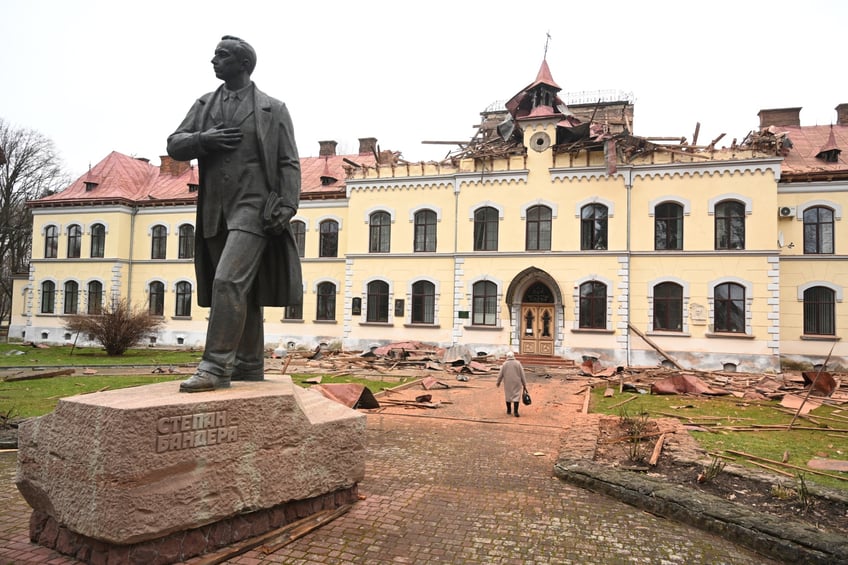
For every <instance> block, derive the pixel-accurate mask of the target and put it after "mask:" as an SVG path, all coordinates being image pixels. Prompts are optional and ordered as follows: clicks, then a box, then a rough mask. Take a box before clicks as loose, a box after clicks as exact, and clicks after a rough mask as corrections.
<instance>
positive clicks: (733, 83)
mask: <svg viewBox="0 0 848 565" xmlns="http://www.w3.org/2000/svg"><path fill="white" fill-rule="evenodd" d="M846 21H848V2H844V1H842V0H807V1H805V2H793V1H786V0H772V1H765V0H748V1H739V0H735V1H729V0H714V1H713V2H708V3H695V2H685V1H679V0H678V1H651V0H643V1H642V2H634V1H629V2H625V1H618V0H606V1H603V2H589V1H585V0H584V1H581V2H573V1H571V2H570V1H560V2H526V1H521V0H513V1H510V2H504V1H501V0H488V1H480V2H477V1H467V2H462V1H457V0H453V1H445V0H428V1H424V2H416V1H407V2H401V1H397V0H395V1H378V0H359V1H356V2H350V1H337V0H323V1H315V2H279V1H277V2H270V1H269V2H256V1H252V0H240V1H238V2H222V1H219V0H205V1H203V2H197V1H194V0H191V1H189V0H170V1H162V0H148V1H144V2H125V1H119V0H111V1H96V0H0V37H2V38H3V40H4V49H2V51H0V69H2V76H3V85H2V88H0V117H2V118H3V119H5V120H6V121H8V122H11V123H12V124H13V125H15V126H17V127H27V128H33V129H36V130H38V131H40V132H41V133H43V134H44V135H46V136H48V137H50V138H51V139H53V141H54V142H55V143H56V146H57V148H58V149H59V152H60V154H61V155H62V157H63V159H64V161H65V164H66V166H67V168H68V170H69V172H70V173H71V174H72V175H74V176H78V175H80V174H82V173H84V172H85V170H86V169H87V168H88V166H89V164H91V165H94V164H96V163H97V162H98V161H100V160H101V159H103V158H104V157H105V156H106V155H107V154H108V153H109V152H110V151H113V150H115V151H119V152H121V153H125V154H128V155H135V156H139V157H147V158H149V159H151V161H152V162H153V163H158V162H159V159H158V157H159V156H160V155H162V154H164V152H165V140H166V138H167V136H168V135H169V134H170V133H171V132H172V131H173V130H174V129H175V128H176V127H177V125H178V124H179V123H180V120H181V119H182V118H183V116H184V115H185V113H186V111H187V110H188V108H189V107H190V105H191V104H192V102H193V101H194V100H195V99H196V98H197V97H198V96H200V95H201V94H203V93H204V92H208V91H210V90H213V89H214V88H215V87H216V86H217V85H218V83H219V81H217V80H216V79H215V75H214V73H213V72H212V66H211V64H210V63H209V61H210V59H211V57H212V52H213V50H214V48H215V45H216V43H217V42H218V40H219V38H220V37H221V36H222V35H225V34H231V35H237V36H240V37H242V38H244V39H245V40H247V41H248V42H250V43H251V44H252V45H253V46H254V47H255V48H256V51H257V53H258V64H257V67H256V71H255V72H254V74H253V79H254V81H255V82H256V83H257V85H258V86H259V87H260V88H261V89H263V90H264V91H265V92H267V93H268V94H270V95H271V96H274V97H276V98H279V99H281V100H283V101H285V102H286V103H287V105H288V106H289V110H290V111H291V114H292V117H293V121H294V125H295V132H296V135H297V143H298V147H299V149H300V153H301V156H310V155H317V154H318V141H319V140H324V139H334V140H336V141H338V142H339V148H338V150H339V152H340V153H342V152H348V153H355V152H356V151H357V150H358V141H357V140H358V138H360V137H376V138H377V139H378V141H379V144H380V146H381V148H382V149H392V150H395V151H401V152H402V155H403V157H404V158H405V159H408V160H412V161H418V160H430V159H441V158H442V157H444V156H445V155H446V154H447V152H448V151H449V150H450V149H451V147H448V146H433V145H422V144H421V141H422V140H457V139H459V140H464V139H469V138H470V137H471V136H472V135H473V133H474V131H475V130H474V127H473V126H474V125H475V124H477V123H478V122H479V113H480V112H481V111H482V110H483V109H485V108H486V106H488V105H489V104H491V103H492V102H494V101H496V100H504V99H508V98H510V97H511V96H512V95H513V94H515V93H516V92H518V91H519V90H520V89H521V88H523V87H524V86H526V85H527V84H529V83H530V82H532V81H533V79H534V78H535V76H536V72H537V71H538V69H539V65H540V63H541V61H542V58H543V55H544V49H545V34H546V33H550V35H551V40H550V45H549V48H548V52H547V60H548V65H549V66H550V69H551V73H552V75H553V78H554V80H556V81H557V83H558V84H559V85H560V86H561V87H562V89H563V93H569V92H578V91H596V90H606V89H613V90H621V91H625V92H632V93H633V95H634V96H635V98H636V108H635V119H634V130H635V133H637V134H639V135H645V136H686V137H687V138H689V139H691V137H692V133H693V132H694V129H695V123H696V122H700V123H701V130H700V136H699V142H701V143H704V144H706V143H708V142H709V141H710V140H711V139H712V138H714V137H716V136H718V134H720V133H722V132H725V133H726V134H727V136H726V137H725V138H724V139H723V140H722V142H721V143H720V144H724V143H726V144H729V143H730V141H731V140H732V139H733V138H734V137H736V138H739V139H740V140H741V139H742V138H743V137H744V136H745V135H746V134H747V132H748V131H750V130H751V129H753V128H755V127H756V126H757V124H758V119H757V112H758V111H759V110H761V109H763V108H782V107H798V106H800V107H803V110H802V112H801V120H802V123H803V124H804V125H812V124H829V123H832V122H833V121H834V120H835V118H836V112H835V111H834V107H835V106H836V105H837V104H839V103H842V102H848V73H846V71H845V68H844V60H845V56H846V51H848V48H846V45H848V44H846V39H845V22H846Z"/></svg>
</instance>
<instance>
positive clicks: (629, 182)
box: [624, 168, 633, 367]
mask: <svg viewBox="0 0 848 565" xmlns="http://www.w3.org/2000/svg"><path fill="white" fill-rule="evenodd" d="M625 182H626V184H625V185H624V188H625V189H626V190H627V250H626V251H627V309H626V311H625V316H626V317H627V320H626V324H625V328H626V333H625V336H626V339H625V346H626V348H627V366H628V367H629V366H630V365H631V362H630V356H631V350H630V349H631V348H630V301H631V298H632V296H633V288H632V287H631V285H632V282H633V281H632V276H631V268H632V267H631V262H632V260H633V258H632V256H631V252H630V230H631V227H632V216H633V214H632V210H631V204H632V200H631V197H632V192H633V169H632V168H628V169H627V178H626V181H625Z"/></svg>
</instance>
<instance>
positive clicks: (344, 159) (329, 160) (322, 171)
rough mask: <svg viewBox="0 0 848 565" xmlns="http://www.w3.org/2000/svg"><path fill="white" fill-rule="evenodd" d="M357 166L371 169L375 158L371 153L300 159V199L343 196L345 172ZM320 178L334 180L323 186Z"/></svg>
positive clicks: (375, 160)
mask: <svg viewBox="0 0 848 565" xmlns="http://www.w3.org/2000/svg"><path fill="white" fill-rule="evenodd" d="M351 163H356V164H357V165H362V166H368V167H373V166H374V165H375V164H376V163H377V158H376V157H375V156H374V154H373V153H369V154H355V155H328V156H320V157H301V158H300V183H301V187H300V192H301V198H307V199H308V198H322V197H328V196H330V195H335V194H339V195H340V196H344V195H345V187H346V183H345V179H347V170H348V169H351V168H354V169H355V168H356V167H355V166H354V165H352V164H351ZM321 177H328V178H331V179H336V180H335V182H330V183H329V184H327V185H324V184H323V182H322V180H321Z"/></svg>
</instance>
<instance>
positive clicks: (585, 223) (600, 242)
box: [580, 204, 609, 251]
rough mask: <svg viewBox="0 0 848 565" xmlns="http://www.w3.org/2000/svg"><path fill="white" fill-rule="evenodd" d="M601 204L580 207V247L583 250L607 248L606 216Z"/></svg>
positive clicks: (604, 207) (606, 211)
mask: <svg viewBox="0 0 848 565" xmlns="http://www.w3.org/2000/svg"><path fill="white" fill-rule="evenodd" d="M608 215H609V212H608V210H607V207H606V206H604V205H603V204H587V205H586V206H583V207H582V208H581V209H580V249H582V250H584V251H588V250H599V249H606V248H607V218H608Z"/></svg>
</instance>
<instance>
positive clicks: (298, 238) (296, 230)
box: [291, 220, 306, 257]
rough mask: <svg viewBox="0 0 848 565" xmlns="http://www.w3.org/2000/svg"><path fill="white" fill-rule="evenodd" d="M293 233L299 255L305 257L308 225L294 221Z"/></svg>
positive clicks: (292, 224)
mask: <svg viewBox="0 0 848 565" xmlns="http://www.w3.org/2000/svg"><path fill="white" fill-rule="evenodd" d="M291 231H292V235H293V236H294V242H295V244H297V255H298V257H303V254H304V252H305V250H306V224H304V223H303V222H301V221H300V220H294V221H293V222H292V223H291Z"/></svg>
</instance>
